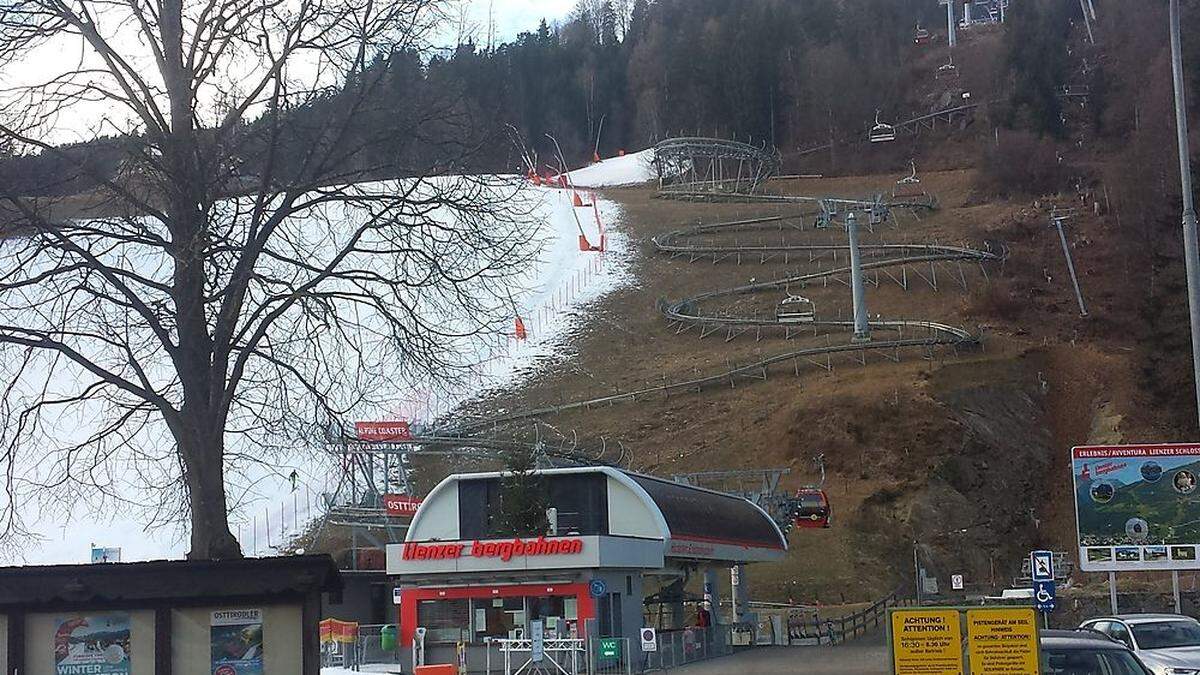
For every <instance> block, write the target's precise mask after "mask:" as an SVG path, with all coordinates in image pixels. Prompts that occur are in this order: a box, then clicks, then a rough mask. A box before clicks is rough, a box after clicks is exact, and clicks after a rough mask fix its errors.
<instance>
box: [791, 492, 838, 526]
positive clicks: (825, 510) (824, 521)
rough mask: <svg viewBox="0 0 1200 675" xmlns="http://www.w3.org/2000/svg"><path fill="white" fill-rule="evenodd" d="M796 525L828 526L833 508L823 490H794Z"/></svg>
mask: <svg viewBox="0 0 1200 675" xmlns="http://www.w3.org/2000/svg"><path fill="white" fill-rule="evenodd" d="M796 502H797V505H796V516H795V519H796V527H829V525H830V520H831V518H832V517H833V509H831V508H830V507H829V497H827V496H826V495H825V491H824V490H819V489H817V488H800V489H799V490H797V491H796Z"/></svg>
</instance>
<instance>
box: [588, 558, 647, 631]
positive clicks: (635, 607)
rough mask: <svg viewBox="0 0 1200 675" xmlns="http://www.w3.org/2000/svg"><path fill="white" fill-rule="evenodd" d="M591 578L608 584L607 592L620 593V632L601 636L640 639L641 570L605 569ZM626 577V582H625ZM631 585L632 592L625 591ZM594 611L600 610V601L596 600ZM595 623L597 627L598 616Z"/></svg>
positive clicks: (641, 618)
mask: <svg viewBox="0 0 1200 675" xmlns="http://www.w3.org/2000/svg"><path fill="white" fill-rule="evenodd" d="M593 578H596V579H603V580H604V583H605V584H607V585H608V592H609V594H610V595H611V594H614V593H615V594H620V596H621V634H620V635H612V636H603V637H627V638H629V639H630V640H638V639H640V635H639V629H641V627H642V623H643V613H642V610H643V605H642V600H643V598H644V597H645V596H644V595H643V591H644V589H643V583H642V571H641V570H611V571H610V570H605V571H604V572H603V573H600V574H595V575H593ZM627 579H628V582H627ZM630 585H632V586H633V588H632V590H633V593H632V594H630V593H627V592H626V591H628V590H630V589H629V588H628V586H630ZM596 611H597V612H599V611H600V603H599V601H597V602H596ZM595 625H596V626H597V627H599V625H600V623H599V617H597V618H596V623H595ZM639 644H640V643H639Z"/></svg>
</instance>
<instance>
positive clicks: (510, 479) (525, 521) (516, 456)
mask: <svg viewBox="0 0 1200 675" xmlns="http://www.w3.org/2000/svg"><path fill="white" fill-rule="evenodd" d="M505 469H506V472H507V473H506V475H505V476H504V477H503V478H502V479H500V523H499V525H500V530H501V531H502V532H504V533H505V534H508V535H513V536H517V537H537V536H540V535H544V534H546V533H547V532H548V531H549V529H550V523H549V521H548V520H547V519H546V509H547V508H549V507H550V496H549V494H548V493H547V490H546V484H545V481H544V480H543V479H542V476H541V474H539V473H537V453H536V451H535V450H532V449H530V450H514V451H512V452H511V453H509V455H508V458H507V460H506V463H505Z"/></svg>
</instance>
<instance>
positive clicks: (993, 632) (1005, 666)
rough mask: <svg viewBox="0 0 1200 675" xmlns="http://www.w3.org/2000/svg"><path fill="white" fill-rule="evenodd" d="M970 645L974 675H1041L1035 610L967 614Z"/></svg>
mask: <svg viewBox="0 0 1200 675" xmlns="http://www.w3.org/2000/svg"><path fill="white" fill-rule="evenodd" d="M967 645H968V649H969V651H970V654H971V675H1038V627H1037V615H1036V614H1035V613H1034V609H1033V608H1032V607H1013V608H1006V609H971V610H967Z"/></svg>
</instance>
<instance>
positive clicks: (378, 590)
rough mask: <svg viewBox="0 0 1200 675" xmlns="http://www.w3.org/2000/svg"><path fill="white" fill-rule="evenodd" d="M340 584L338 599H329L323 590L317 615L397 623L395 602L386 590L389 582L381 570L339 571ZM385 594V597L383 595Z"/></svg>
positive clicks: (350, 619)
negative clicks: (364, 571) (335, 600)
mask: <svg viewBox="0 0 1200 675" xmlns="http://www.w3.org/2000/svg"><path fill="white" fill-rule="evenodd" d="M342 584H343V585H342V593H341V600H342V601H341V602H338V603H334V602H331V601H330V598H329V594H328V593H324V594H322V597H321V617H320V618H322V619H329V618H333V619H341V620H342V621H357V622H358V623H396V621H397V613H396V606H395V605H393V604H392V596H391V591H390V590H389V589H390V588H391V586H392V585H391V584H390V583H388V582H387V576H386V575H385V574H384V573H383V572H379V573H378V574H367V573H363V572H359V573H354V572H345V573H343V575H342ZM379 584H385V585H386V586H385V587H384V586H380V585H379ZM384 595H386V597H383V596H384ZM381 605H382V609H381V607H380V606H381Z"/></svg>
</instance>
